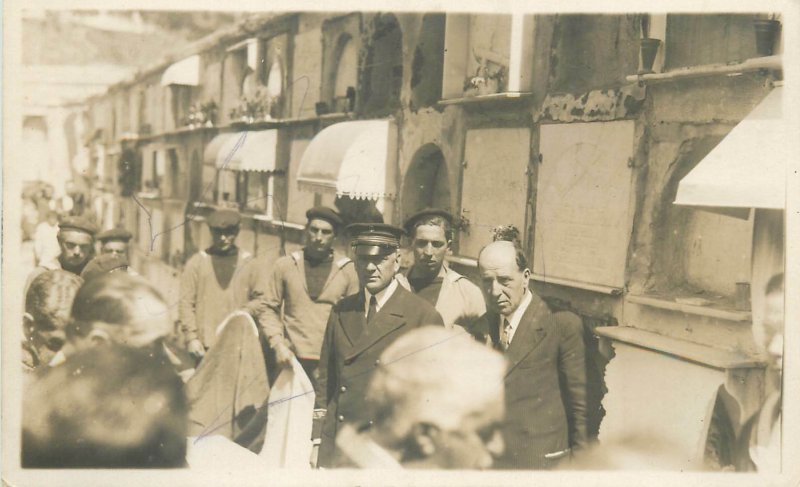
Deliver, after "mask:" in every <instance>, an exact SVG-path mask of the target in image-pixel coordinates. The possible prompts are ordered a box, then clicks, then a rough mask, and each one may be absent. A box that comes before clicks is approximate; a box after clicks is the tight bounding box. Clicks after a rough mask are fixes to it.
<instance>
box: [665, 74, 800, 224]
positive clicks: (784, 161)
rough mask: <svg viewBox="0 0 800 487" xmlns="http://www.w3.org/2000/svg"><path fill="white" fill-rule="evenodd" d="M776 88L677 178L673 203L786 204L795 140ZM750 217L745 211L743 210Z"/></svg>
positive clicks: (723, 206) (719, 205)
mask: <svg viewBox="0 0 800 487" xmlns="http://www.w3.org/2000/svg"><path fill="white" fill-rule="evenodd" d="M782 90H783V89H782V88H780V87H778V88H774V89H773V90H772V91H771V92H770V93H769V94H768V95H767V96H766V97H765V98H764V100H762V101H761V103H760V104H758V106H756V108H755V109H754V110H753V111H752V112H750V113H749V114H748V115H747V116H746V117H745V118H744V119H743V120H742V121H741V122H740V123H739V124H738V125H736V126H735V127H734V128H733V130H731V131H730V133H729V134H728V135H727V136H726V137H725V138H724V139H722V141H721V142H720V143H719V144H718V145H717V146H716V147H714V149H712V150H711V152H709V153H708V155H707V156H706V157H705V158H703V160H702V161H700V163H699V164H697V166H696V167H695V168H694V169H692V170H691V172H689V174H687V175H686V176H685V177H684V178H683V179H682V180H681V182H680V183H679V185H678V193H677V195H676V197H675V204H678V205H688V206H697V207H706V208H708V209H712V210H714V209H733V208H741V209H749V208H772V209H783V208H784V207H785V206H786V171H787V168H788V167H789V163H790V160H791V158H793V157H797V156H796V154H795V153H793V151H792V150H791V149H792V147H791V144H792V143H793V141H794V140H795V139H794V137H791V136H790V133H789V128H790V127H789V125H788V123H787V120H786V118H784V117H783V116H782V112H783V110H782V108H783V107H782V102H783V93H782ZM745 216H746V214H745Z"/></svg>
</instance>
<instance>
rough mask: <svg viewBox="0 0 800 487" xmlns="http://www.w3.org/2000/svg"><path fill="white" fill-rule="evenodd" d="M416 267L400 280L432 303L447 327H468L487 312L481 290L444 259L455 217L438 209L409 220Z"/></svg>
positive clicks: (408, 226)
mask: <svg viewBox="0 0 800 487" xmlns="http://www.w3.org/2000/svg"><path fill="white" fill-rule="evenodd" d="M404 226H405V229H406V232H407V233H408V236H409V237H410V239H411V249H412V250H413V252H414V265H412V266H411V268H410V269H409V270H408V272H406V274H405V275H399V276H398V281H399V282H400V283H401V284H403V285H404V286H405V287H406V289H408V290H410V291H412V292H413V293H414V294H416V295H417V296H419V297H421V298H423V299H424V300H426V301H428V302H429V303H431V304H432V305H433V306H435V307H436V311H438V312H439V314H440V315H442V319H443V320H444V323H445V326H447V327H452V326H453V325H454V324H457V325H461V326H466V325H467V322H470V321H473V320H476V319H478V318H480V317H481V316H483V314H484V313H485V312H486V305H485V303H484V301H483V295H482V294H481V290H480V288H478V286H476V285H475V284H473V283H472V282H471V281H470V280H469V279H467V278H466V277H465V276H462V275H461V274H459V273H458V272H456V271H454V270H452V269H450V267H449V266H448V265H447V263H446V262H445V256H447V255H448V254H449V253H450V245H451V244H452V242H453V216H452V215H451V214H450V213H448V212H447V211H445V210H442V209H439V208H427V209H424V210H422V211H420V212H418V213H416V214H414V215H412V216H411V217H409V218H408V220H406V223H405V225H404Z"/></svg>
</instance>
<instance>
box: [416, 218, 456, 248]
mask: <svg viewBox="0 0 800 487" xmlns="http://www.w3.org/2000/svg"><path fill="white" fill-rule="evenodd" d="M422 225H432V226H435V227H440V228H441V229H442V230H444V238H445V239H446V240H447V241H448V242H451V241H452V240H453V226H452V225H450V222H449V221H448V220H447V218H444V217H441V216H438V215H430V216H426V217H423V218H420V219H419V220H417V221H416V222H414V225H413V226H412V228H411V232H410V233H409V235H408V236H409V238H410V239H411V240H414V238H416V235H417V228H418V227H421V226H422Z"/></svg>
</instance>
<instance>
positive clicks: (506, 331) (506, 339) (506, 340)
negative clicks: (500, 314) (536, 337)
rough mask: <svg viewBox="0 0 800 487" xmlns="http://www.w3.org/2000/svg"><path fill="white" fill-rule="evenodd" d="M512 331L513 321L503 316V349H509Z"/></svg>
mask: <svg viewBox="0 0 800 487" xmlns="http://www.w3.org/2000/svg"><path fill="white" fill-rule="evenodd" d="M510 333H511V322H509V321H508V320H507V319H505V318H503V329H502V330H500V346H502V347H503V350H508V346H509V345H510V344H511V336H510Z"/></svg>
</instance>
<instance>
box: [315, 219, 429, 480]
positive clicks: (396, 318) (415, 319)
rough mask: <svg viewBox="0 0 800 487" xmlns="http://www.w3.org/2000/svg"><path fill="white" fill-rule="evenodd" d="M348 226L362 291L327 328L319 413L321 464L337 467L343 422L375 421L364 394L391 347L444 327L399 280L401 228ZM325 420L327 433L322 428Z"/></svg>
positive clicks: (343, 302)
mask: <svg viewBox="0 0 800 487" xmlns="http://www.w3.org/2000/svg"><path fill="white" fill-rule="evenodd" d="M347 230H348V233H349V234H350V235H352V236H353V237H354V239H353V242H352V246H353V248H354V250H355V264H356V272H357V274H358V280H359V284H360V287H361V290H360V291H359V293H358V294H354V295H351V296H348V297H346V298H344V299H342V300H341V301H339V302H338V303H337V304H336V305H335V306H334V307H333V309H332V310H331V314H330V317H329V319H328V324H327V327H326V330H325V338H324V340H323V343H322V353H321V356H320V363H319V379H318V382H317V388H316V391H315V392H316V405H315V407H316V409H315V411H314V418H315V431H314V438H315V443H316V439H317V438H319V439H320V446H319V461H318V465H319V466H320V467H334V466H336V465H337V463H339V461H340V459H341V455H340V453H339V452H338V451H337V448H336V442H335V439H336V434H337V431H338V430H339V429H340V426H343V425H344V424H345V423H353V424H355V425H358V426H362V425H368V424H370V423H371V420H372V418H371V417H370V415H369V412H368V411H367V408H366V407H365V405H364V397H365V394H366V390H367V385H368V384H369V381H370V379H371V378H372V374H373V372H374V371H375V369H376V367H377V366H378V365H379V364H380V361H379V357H380V355H381V353H383V351H384V350H385V349H386V347H388V346H389V345H390V344H391V343H392V342H394V340H395V339H397V338H398V337H399V336H401V335H402V334H403V333H405V332H407V331H409V330H413V329H415V328H418V327H420V326H423V325H443V321H442V317H441V316H440V315H439V313H438V312H436V310H435V309H434V308H433V306H431V305H430V304H429V303H428V302H427V301H425V300H424V299H422V298H419V297H417V296H415V295H414V294H412V293H410V292H409V291H406V290H405V289H404V288H403V287H402V286H399V285H398V282H397V281H396V280H395V274H396V273H397V271H398V270H399V269H400V254H399V252H398V250H399V247H400V237H401V236H402V234H403V230H402V229H400V228H397V227H394V226H392V225H386V224H383V223H371V224H359V223H357V224H353V225H350V226H349V227H348V228H347ZM320 423H321V430H322V431H321V432H318V431H316V430H318V429H320V428H319V426H320ZM320 433H321V434H320Z"/></svg>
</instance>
